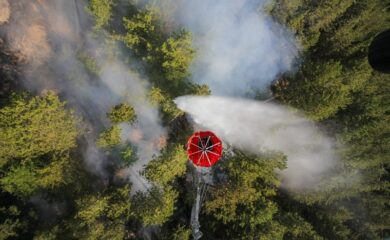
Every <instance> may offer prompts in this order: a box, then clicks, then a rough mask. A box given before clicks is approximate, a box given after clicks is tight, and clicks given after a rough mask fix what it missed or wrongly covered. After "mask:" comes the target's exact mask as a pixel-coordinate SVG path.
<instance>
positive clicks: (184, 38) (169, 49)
mask: <svg viewBox="0 0 390 240" xmlns="http://www.w3.org/2000/svg"><path fill="white" fill-rule="evenodd" d="M160 51H161V53H162V64H161V66H162V69H163V71H164V75H165V77H166V78H167V80H168V81H172V82H177V81H181V80H183V79H186V78H188V77H189V75H190V73H189V66H190V64H191V62H192V59H193V58H194V54H195V51H194V49H193V48H192V37H191V34H190V33H189V32H186V31H184V30H182V31H180V32H179V33H177V34H175V35H174V36H172V37H170V38H168V39H167V40H166V41H165V42H164V43H163V44H162V46H161V50H160Z"/></svg>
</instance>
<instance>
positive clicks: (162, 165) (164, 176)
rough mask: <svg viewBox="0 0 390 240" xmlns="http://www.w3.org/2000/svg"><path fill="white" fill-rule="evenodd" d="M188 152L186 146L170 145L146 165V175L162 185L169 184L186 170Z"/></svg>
mask: <svg viewBox="0 0 390 240" xmlns="http://www.w3.org/2000/svg"><path fill="white" fill-rule="evenodd" d="M186 163H187V153H186V151H185V150H184V146H183V145H180V144H175V145H171V146H168V147H167V148H166V149H164V151H163V152H162V153H161V155H160V156H158V157H156V158H155V159H153V160H152V161H151V162H149V164H148V165H147V166H146V169H145V173H144V175H145V177H146V178H147V179H148V180H150V181H152V182H154V183H156V184H161V185H167V184H168V183H170V182H172V181H173V180H174V179H175V178H176V177H180V176H183V175H184V174H185V172H186Z"/></svg>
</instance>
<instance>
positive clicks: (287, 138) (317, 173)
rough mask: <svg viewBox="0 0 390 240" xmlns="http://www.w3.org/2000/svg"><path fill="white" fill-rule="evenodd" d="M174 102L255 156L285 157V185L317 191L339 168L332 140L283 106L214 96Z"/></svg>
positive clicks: (204, 124) (180, 99) (223, 137)
mask: <svg viewBox="0 0 390 240" xmlns="http://www.w3.org/2000/svg"><path fill="white" fill-rule="evenodd" d="M175 102H176V104H177V106H178V107H179V108H180V109H181V110H183V111H185V112H187V113H188V114H190V116H191V117H192V119H193V121H194V122H195V123H196V124H198V125H200V126H201V127H203V128H204V129H209V130H212V131H214V132H215V133H216V134H217V135H218V136H220V137H221V138H222V139H223V140H224V141H226V142H228V143H230V144H232V145H233V146H235V147H237V148H240V149H243V150H247V151H250V152H252V153H254V154H260V153H262V152H264V151H266V150H276V151H281V152H282V153H284V154H285V155H286V156H287V169H285V170H283V171H282V172H281V174H282V176H283V186H284V187H288V188H290V189H296V190H297V189H307V188H311V187H314V186H315V185H316V183H318V180H319V178H320V177H321V176H322V174H323V173H325V172H327V170H329V169H330V168H331V167H332V166H334V164H335V160H336V154H335V151H334V141H333V140H332V139H331V138H329V137H327V136H325V135H324V134H322V133H321V132H320V131H319V130H318V129H317V128H316V126H315V125H314V124H313V123H312V122H310V121H308V120H306V119H305V118H303V117H302V116H299V115H297V114H296V113H293V112H291V110H288V109H287V108H285V107H283V106H280V105H276V104H271V103H265V102H259V101H253V100H244V99H238V98H225V97H216V96H208V97H199V96H198V97H195V96H183V97H179V98H177V99H176V100H175Z"/></svg>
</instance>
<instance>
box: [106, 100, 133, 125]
mask: <svg viewBox="0 0 390 240" xmlns="http://www.w3.org/2000/svg"><path fill="white" fill-rule="evenodd" d="M107 116H108V118H109V119H110V120H111V122H112V123H121V122H129V123H133V122H135V120H136V119H137V116H136V114H135V111H134V108H133V107H132V106H130V105H128V104H125V103H121V104H118V105H116V106H114V107H113V108H112V110H111V112H110V113H109V114H107Z"/></svg>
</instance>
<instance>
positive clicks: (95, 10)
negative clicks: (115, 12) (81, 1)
mask: <svg viewBox="0 0 390 240" xmlns="http://www.w3.org/2000/svg"><path fill="white" fill-rule="evenodd" d="M113 6H114V0H89V5H88V11H89V12H90V14H92V16H93V17H94V20H95V26H94V29H95V30H100V29H102V28H103V27H105V26H107V24H108V23H109V22H110V20H111V18H112V8H113Z"/></svg>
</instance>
